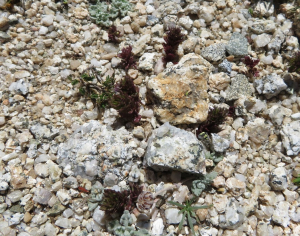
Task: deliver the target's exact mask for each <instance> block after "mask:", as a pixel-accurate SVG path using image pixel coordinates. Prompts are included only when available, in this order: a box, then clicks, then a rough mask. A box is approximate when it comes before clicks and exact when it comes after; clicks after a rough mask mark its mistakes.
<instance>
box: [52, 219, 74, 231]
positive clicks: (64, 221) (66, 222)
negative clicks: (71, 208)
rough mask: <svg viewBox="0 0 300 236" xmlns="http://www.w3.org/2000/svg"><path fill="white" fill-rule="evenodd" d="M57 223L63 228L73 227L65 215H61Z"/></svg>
mask: <svg viewBox="0 0 300 236" xmlns="http://www.w3.org/2000/svg"><path fill="white" fill-rule="evenodd" d="M55 225H57V226H59V227H61V228H63V229H71V228H72V225H71V222H70V220H69V219H67V218H63V217H59V218H58V219H57V220H56V221H55Z"/></svg>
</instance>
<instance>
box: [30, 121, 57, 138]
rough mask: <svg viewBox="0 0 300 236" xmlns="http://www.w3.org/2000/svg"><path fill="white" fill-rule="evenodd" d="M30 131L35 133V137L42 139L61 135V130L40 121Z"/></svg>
mask: <svg viewBox="0 0 300 236" xmlns="http://www.w3.org/2000/svg"><path fill="white" fill-rule="evenodd" d="M29 129H30V132H31V133H32V134H33V136H34V138H35V139H38V140H42V139H47V140H50V141H51V140H53V139H54V138H55V137H56V136H58V135H59V130H58V129H55V128H53V127H52V126H49V128H48V127H47V126H46V125H41V124H40V123H36V124H34V125H32V126H31V127H30V128H29Z"/></svg>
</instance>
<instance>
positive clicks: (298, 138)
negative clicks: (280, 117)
mask: <svg viewBox="0 0 300 236" xmlns="http://www.w3.org/2000/svg"><path fill="white" fill-rule="evenodd" d="M280 134H281V137H282V144H283V146H284V148H285V149H286V153H287V155H288V156H293V155H297V154H299V152H300V121H299V120H297V121H292V122H291V123H288V124H286V125H283V126H282V129H281V131H280Z"/></svg>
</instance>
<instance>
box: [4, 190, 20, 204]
mask: <svg viewBox="0 0 300 236" xmlns="http://www.w3.org/2000/svg"><path fill="white" fill-rule="evenodd" d="M22 197H23V194H22V191H21V190H15V191H13V192H11V193H9V194H7V198H8V199H9V200H10V201H11V202H12V203H15V202H18V201H19V200H20V199H21V198H22Z"/></svg>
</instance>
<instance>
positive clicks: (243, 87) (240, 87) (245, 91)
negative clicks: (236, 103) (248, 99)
mask: <svg viewBox="0 0 300 236" xmlns="http://www.w3.org/2000/svg"><path fill="white" fill-rule="evenodd" d="M241 95H245V96H251V95H252V90H251V87H250V83H249V82H248V79H247V78H246V76H245V75H242V74H238V75H237V76H236V77H234V78H232V79H231V85H230V86H229V87H228V88H227V89H226V100H227V101H231V100H236V99H238V98H239V97H240V96H241Z"/></svg>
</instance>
